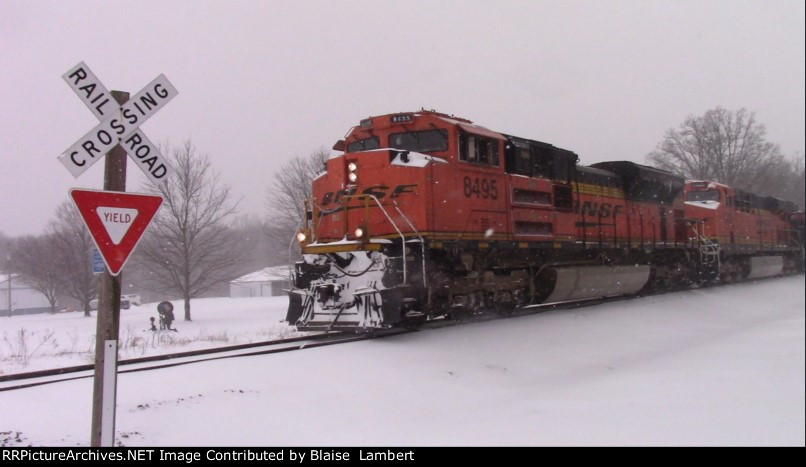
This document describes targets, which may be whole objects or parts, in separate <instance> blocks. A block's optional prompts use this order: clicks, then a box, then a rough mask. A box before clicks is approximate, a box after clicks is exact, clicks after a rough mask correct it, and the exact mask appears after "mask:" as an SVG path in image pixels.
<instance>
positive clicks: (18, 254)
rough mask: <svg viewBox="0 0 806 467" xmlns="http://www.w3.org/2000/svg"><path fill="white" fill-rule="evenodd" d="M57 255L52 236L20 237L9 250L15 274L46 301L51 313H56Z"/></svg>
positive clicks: (57, 251)
mask: <svg viewBox="0 0 806 467" xmlns="http://www.w3.org/2000/svg"><path fill="white" fill-rule="evenodd" d="M59 253H60V251H59V249H58V247H57V246H56V241H55V239H54V238H53V236H52V235H39V236H33V235H28V236H25V237H21V238H19V239H17V240H16V241H15V242H14V244H13V246H12V250H11V262H12V264H13V267H14V270H15V272H17V273H19V274H20V275H21V276H22V278H23V280H24V281H25V283H27V284H28V285H30V286H31V287H32V288H33V289H34V290H36V291H37V292H39V293H41V294H42V295H44V296H45V298H47V299H48V302H49V303H50V311H51V313H55V312H56V295H57V293H58V289H59V272H58V269H59V260H60V258H59V256H60V255H59Z"/></svg>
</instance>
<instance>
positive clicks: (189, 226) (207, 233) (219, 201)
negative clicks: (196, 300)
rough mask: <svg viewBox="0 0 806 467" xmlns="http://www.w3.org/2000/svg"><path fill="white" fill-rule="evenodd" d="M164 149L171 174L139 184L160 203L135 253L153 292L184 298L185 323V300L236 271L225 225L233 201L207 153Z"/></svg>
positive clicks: (187, 145) (188, 145)
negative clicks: (158, 181) (159, 197)
mask: <svg viewBox="0 0 806 467" xmlns="http://www.w3.org/2000/svg"><path fill="white" fill-rule="evenodd" d="M164 152H165V153H166V154H170V160H171V165H172V166H173V169H174V172H173V174H172V175H171V176H170V177H169V179H168V180H166V181H165V182H163V183H162V184H160V185H159V186H154V185H151V184H149V185H146V186H145V188H144V190H145V191H148V192H150V193H155V194H159V195H162V197H163V198H164V200H165V201H164V202H163V205H162V207H161V208H160V211H159V213H158V214H157V217H156V218H155V219H154V221H152V225H151V226H150V227H149V230H148V231H147V232H146V234H145V237H144V238H143V240H142V243H141V245H140V246H139V247H138V249H137V251H136V256H135V257H136V258H137V260H138V261H139V262H140V263H141V264H142V265H143V266H145V267H147V268H148V270H149V273H150V274H149V277H150V282H151V284H152V286H153V288H154V289H155V290H158V291H160V292H163V293H169V294H177V295H179V296H181V297H182V298H183V299H184V302H185V304H184V305H185V321H190V320H191V316H190V300H191V298H193V297H198V296H199V295H200V294H202V293H204V292H205V291H207V290H209V289H210V288H211V287H213V286H215V285H216V284H219V283H221V282H222V281H228V280H231V279H232V278H234V277H235V276H236V275H237V271H238V269H237V268H238V266H239V265H240V264H241V262H242V257H241V253H240V251H239V250H238V249H237V242H234V241H232V238H231V236H232V234H231V229H229V228H228V227H227V226H226V225H225V221H226V220H227V219H228V217H229V216H230V215H231V214H233V213H235V209H236V206H237V203H233V202H232V201H231V199H230V198H231V193H230V187H229V186H227V185H226V184H224V183H223V182H221V180H220V176H219V175H218V174H217V173H214V172H213V171H212V168H211V166H210V161H209V159H208V157H207V156H205V155H199V154H198V153H197V152H196V149H195V148H194V147H193V145H192V144H191V143H190V142H189V141H188V142H186V143H185V144H184V145H182V146H181V147H178V148H175V149H171V148H169V147H166V148H165V151H164Z"/></svg>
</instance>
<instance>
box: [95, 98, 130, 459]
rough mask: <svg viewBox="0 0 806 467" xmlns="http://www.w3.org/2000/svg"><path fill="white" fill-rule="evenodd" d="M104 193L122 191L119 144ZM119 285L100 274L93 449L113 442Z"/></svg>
mask: <svg viewBox="0 0 806 467" xmlns="http://www.w3.org/2000/svg"><path fill="white" fill-rule="evenodd" d="M110 94H112V97H113V98H114V99H115V100H116V101H117V102H118V104H120V105H123V104H124V103H126V101H128V100H129V93H128V92H123V91H112V92H111V93H110ZM104 190H105V191H126V151H125V150H124V149H123V147H121V146H120V145H119V144H118V145H117V146H115V147H114V148H112V150H111V151H109V152H108V153H107V154H106V158H105V160H104ZM120 284H121V276H120V275H117V276H113V275H112V274H111V273H110V272H109V270H108V269H107V270H105V271H104V272H103V273H102V274H101V279H100V285H99V291H98V317H97V327H96V332H95V381H94V384H93V391H92V433H91V436H90V444H91V446H93V447H99V446H112V444H113V443H114V441H115V404H116V403H117V401H116V399H117V397H116V394H117V373H118V366H117V364H118V362H117V356H118V329H119V327H120ZM102 428H103V431H102Z"/></svg>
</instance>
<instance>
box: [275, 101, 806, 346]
mask: <svg viewBox="0 0 806 467" xmlns="http://www.w3.org/2000/svg"><path fill="white" fill-rule="evenodd" d="M334 149H336V150H339V151H344V153H343V154H340V155H337V156H334V157H331V158H330V159H329V160H328V161H327V168H326V171H325V172H324V173H323V174H321V175H320V176H319V177H317V178H316V179H315V180H314V182H313V196H312V199H310V200H308V201H307V202H306V206H305V213H306V216H305V224H304V226H303V228H302V229H301V230H300V231H299V233H298V234H297V240H298V241H299V243H300V246H301V249H302V254H303V260H302V261H300V262H298V263H297V264H296V265H295V271H294V284H293V289H292V290H291V291H290V292H289V297H290V300H289V310H288V313H287V317H286V320H287V321H288V323H289V324H292V325H296V326H297V328H298V329H300V330H312V331H313V330H318V331H322V330H355V331H371V330H376V329H384V328H389V327H394V326H400V325H408V324H411V323H413V324H416V323H419V322H421V321H423V320H427V319H433V318H437V317H442V316H450V317H457V316H462V315H468V314H473V313H477V312H481V311H487V310H497V311H499V312H507V311H510V310H513V309H515V308H516V307H521V306H525V305H529V304H537V303H553V302H563V301H574V300H584V299H594V298H601V297H608V296H616V295H625V294H634V293H637V292H639V291H641V290H645V289H658V288H661V289H662V288H668V287H672V286H675V285H676V284H688V283H692V282H698V281H701V280H703V279H705V278H711V279H715V278H718V277H720V274H721V272H719V271H718V272H717V273H714V268H717V270H718V269H719V265H720V264H721V262H719V259H720V256H719V255H722V254H723V252H722V251H721V250H720V249H719V245H718V244H716V246H715V243H714V242H712V241H709V240H708V238H706V233H705V232H702V231H701V230H697V228H698V226H699V227H701V226H702V224H703V223H704V222H706V221H703V222H701V223H700V224H698V223H697V220H694V219H691V218H689V216H688V215H687V208H689V205H690V204H691V203H687V202H686V199H685V196H686V194H685V192H686V190H685V187H686V184H685V181H684V180H683V179H682V178H681V177H679V176H677V175H674V174H671V173H669V172H665V171H662V170H658V169H655V168H652V167H647V166H643V165H639V164H635V163H632V162H624V161H618V162H603V163H599V164H593V165H591V166H589V167H586V166H582V165H578V164H577V162H578V161H579V158H578V157H577V155H576V154H574V153H573V152H571V151H568V150H565V149H560V148H557V147H554V146H552V145H550V144H546V143H543V142H539V141H535V140H529V139H524V138H519V137H515V136H511V135H506V134H503V133H497V132H494V131H491V130H489V129H487V128H484V127H481V126H478V125H474V124H473V123H472V122H470V121H469V120H466V119H462V118H458V117H454V116H449V115H446V114H442V113H438V112H434V111H425V110H422V111H419V112H413V113H397V114H389V115H382V116H376V117H371V118H367V119H364V120H362V121H361V122H360V123H359V125H357V126H355V127H353V128H352V129H351V130H350V131H349V132H348V134H347V136H346V137H345V140H344V141H339V142H338V143H337V144H336V146H334ZM794 248H795V247H794V246H792V245H790V246H789V247H788V250H787V249H783V250H782V251H784V250H786V251H789V250H792V249H794ZM800 248H801V251H802V243H801V246H800ZM714 252H716V255H717V258H716V262H717V264H716V266H715V265H714V260H715V259H714ZM787 254H789V253H787ZM799 254H800V255H801V256H802V253H799ZM791 256H793V257H794V256H796V255H795V254H794V253H792V254H791ZM759 271H761V269H759ZM764 271H765V272H766V273H769V272H773V271H775V268H774V267H772V268H767V269H765V270H764Z"/></svg>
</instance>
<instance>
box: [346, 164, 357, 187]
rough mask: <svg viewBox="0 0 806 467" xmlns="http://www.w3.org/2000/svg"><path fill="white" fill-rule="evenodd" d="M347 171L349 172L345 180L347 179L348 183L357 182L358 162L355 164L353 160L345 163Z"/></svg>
mask: <svg viewBox="0 0 806 467" xmlns="http://www.w3.org/2000/svg"><path fill="white" fill-rule="evenodd" d="M347 171H348V172H349V173H348V174H347V180H349V181H350V183H355V182H357V181H358V164H356V163H355V161H352V162H349V163H348V164H347Z"/></svg>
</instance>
